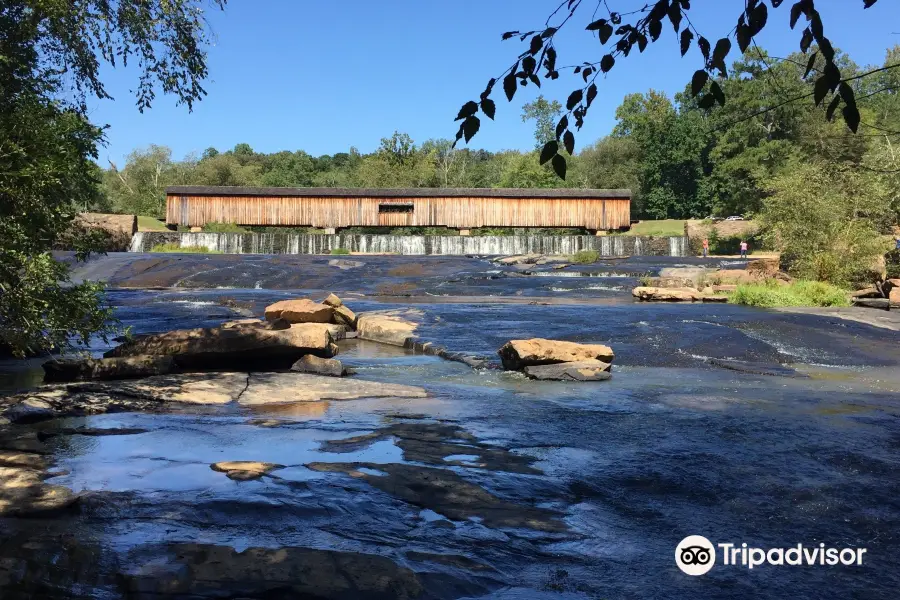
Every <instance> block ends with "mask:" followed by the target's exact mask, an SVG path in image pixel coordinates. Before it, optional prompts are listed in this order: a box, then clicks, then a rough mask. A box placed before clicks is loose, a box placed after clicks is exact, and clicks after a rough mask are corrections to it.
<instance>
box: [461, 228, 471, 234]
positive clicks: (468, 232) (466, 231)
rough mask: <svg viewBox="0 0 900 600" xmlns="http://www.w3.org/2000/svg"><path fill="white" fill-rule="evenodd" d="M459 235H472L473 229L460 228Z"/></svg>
mask: <svg viewBox="0 0 900 600" xmlns="http://www.w3.org/2000/svg"><path fill="white" fill-rule="evenodd" d="M459 235H472V230H471V229H460V230H459Z"/></svg>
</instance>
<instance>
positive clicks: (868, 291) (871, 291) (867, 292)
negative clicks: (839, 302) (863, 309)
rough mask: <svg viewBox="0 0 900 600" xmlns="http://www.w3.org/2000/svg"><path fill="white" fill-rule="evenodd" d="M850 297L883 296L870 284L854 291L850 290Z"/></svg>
mask: <svg viewBox="0 0 900 600" xmlns="http://www.w3.org/2000/svg"><path fill="white" fill-rule="evenodd" d="M850 297H851V298H883V297H884V296H883V295H882V294H881V292H880V291H878V288H877V287H875V286H874V285H870V286H867V287H864V288H862V289H861V290H856V291H855V292H850Z"/></svg>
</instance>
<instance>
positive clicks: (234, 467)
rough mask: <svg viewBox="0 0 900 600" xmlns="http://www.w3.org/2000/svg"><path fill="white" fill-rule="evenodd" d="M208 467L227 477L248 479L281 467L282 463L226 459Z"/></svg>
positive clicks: (282, 466)
mask: <svg viewBox="0 0 900 600" xmlns="http://www.w3.org/2000/svg"><path fill="white" fill-rule="evenodd" d="M209 468H210V469H212V470H213V471H218V472H220V473H225V475H226V477H228V478H229V479H234V480H236V481H247V480H249V479H259V478H260V477H262V476H263V475H268V474H269V473H271V472H272V471H274V470H275V469H283V468H284V465H278V464H275V463H269V462H258V461H253V460H227V461H223V462H217V463H213V464H211V465H210V466H209Z"/></svg>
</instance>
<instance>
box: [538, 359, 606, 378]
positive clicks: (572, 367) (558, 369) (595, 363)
mask: <svg viewBox="0 0 900 600" xmlns="http://www.w3.org/2000/svg"><path fill="white" fill-rule="evenodd" d="M610 367H611V365H610V364H609V363H605V362H602V361H599V360H594V359H588V360H578V361H572V362H565V363H556V364H552V365H533V366H529V367H525V369H524V371H525V374H526V375H528V377H530V378H531V379H542V380H550V381H606V380H607V379H609V378H610V377H611V375H610V373H609V370H610Z"/></svg>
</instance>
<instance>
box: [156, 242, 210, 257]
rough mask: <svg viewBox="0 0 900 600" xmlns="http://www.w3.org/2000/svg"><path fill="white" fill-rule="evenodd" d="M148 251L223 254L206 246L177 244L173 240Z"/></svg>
mask: <svg viewBox="0 0 900 600" xmlns="http://www.w3.org/2000/svg"><path fill="white" fill-rule="evenodd" d="M150 252H179V253H183V254H223V253H222V252H221V251H219V250H210V249H209V248H207V247H206V246H179V245H178V244H176V243H174V242H169V243H167V244H157V245H155V246H153V247H152V248H150Z"/></svg>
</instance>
